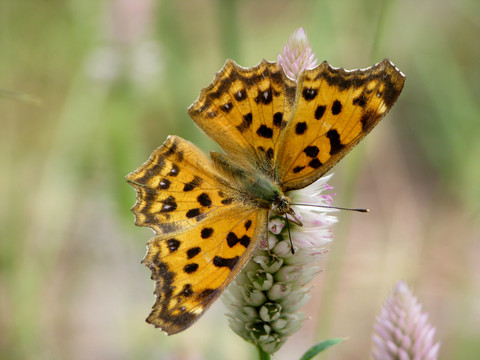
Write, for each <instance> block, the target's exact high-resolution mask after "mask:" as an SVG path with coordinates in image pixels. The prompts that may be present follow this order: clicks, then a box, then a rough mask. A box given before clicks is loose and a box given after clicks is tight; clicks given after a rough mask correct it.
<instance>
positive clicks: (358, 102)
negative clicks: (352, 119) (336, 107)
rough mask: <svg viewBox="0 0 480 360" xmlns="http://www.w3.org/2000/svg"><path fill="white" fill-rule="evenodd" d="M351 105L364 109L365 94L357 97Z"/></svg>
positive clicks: (365, 102)
mask: <svg viewBox="0 0 480 360" xmlns="http://www.w3.org/2000/svg"><path fill="white" fill-rule="evenodd" d="M352 103H353V105H358V106H361V107H365V105H366V104H367V98H366V97H365V94H361V95H360V96H359V97H356V98H355V99H353V101H352Z"/></svg>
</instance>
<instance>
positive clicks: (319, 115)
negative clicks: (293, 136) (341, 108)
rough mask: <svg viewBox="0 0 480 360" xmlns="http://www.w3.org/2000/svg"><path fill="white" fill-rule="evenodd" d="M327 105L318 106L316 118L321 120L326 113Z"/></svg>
mask: <svg viewBox="0 0 480 360" xmlns="http://www.w3.org/2000/svg"><path fill="white" fill-rule="evenodd" d="M325 110H326V106H325V105H319V106H317V109H316V110H315V119H317V120H320V119H321V118H322V116H323V114H325Z"/></svg>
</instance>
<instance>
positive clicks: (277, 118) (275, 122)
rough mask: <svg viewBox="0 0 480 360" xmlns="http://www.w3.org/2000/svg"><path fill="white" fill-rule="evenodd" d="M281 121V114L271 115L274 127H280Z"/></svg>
mask: <svg viewBox="0 0 480 360" xmlns="http://www.w3.org/2000/svg"><path fill="white" fill-rule="evenodd" d="M282 120H283V113H281V112H276V113H275V114H274V115H273V125H275V126H276V127H280V126H282Z"/></svg>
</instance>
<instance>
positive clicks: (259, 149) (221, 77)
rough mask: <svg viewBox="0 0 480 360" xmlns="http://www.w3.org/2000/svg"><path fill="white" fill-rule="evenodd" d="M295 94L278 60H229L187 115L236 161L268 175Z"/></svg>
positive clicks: (291, 83) (293, 84) (271, 168)
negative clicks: (242, 64) (241, 63)
mask: <svg viewBox="0 0 480 360" xmlns="http://www.w3.org/2000/svg"><path fill="white" fill-rule="evenodd" d="M294 98H295V82H293V81H291V80H289V79H288V78H287V77H286V76H285V74H284V73H283V70H282V69H281V67H280V66H279V65H277V64H276V63H270V62H268V61H265V60H264V61H262V62H261V63H260V64H259V65H257V66H256V67H253V68H250V69H245V68H242V67H240V66H238V65H237V64H235V63H234V62H233V61H231V60H228V61H227V62H226V64H225V66H224V67H223V69H222V70H221V71H220V72H219V73H218V74H217V75H216V77H215V79H214V81H213V83H212V84H211V85H210V86H209V87H207V88H205V89H204V90H202V92H201V94H200V96H199V98H198V99H197V100H196V101H195V103H194V104H193V105H192V106H191V107H190V108H189V114H190V116H191V117H192V118H193V119H194V121H195V122H196V123H197V125H198V126H200V128H202V130H203V131H205V132H206V133H207V135H208V136H210V137H211V138H212V139H214V140H215V141H216V142H217V143H218V144H219V145H220V146H221V147H222V148H223V149H224V150H225V151H226V152H227V153H228V154H229V155H230V156H231V157H232V158H233V159H234V160H235V161H237V162H238V163H240V164H242V165H244V166H246V167H253V168H255V169H256V170H257V171H260V172H262V173H265V174H270V175H272V174H271V172H272V170H273V168H274V164H273V158H274V154H275V152H276V149H277V146H278V139H279V137H280V134H281V131H282V129H283V128H284V127H285V125H286V123H287V121H288V119H289V117H290V115H291V111H292V106H293V102H294Z"/></svg>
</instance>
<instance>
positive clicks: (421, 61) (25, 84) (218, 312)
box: [0, 0, 480, 359]
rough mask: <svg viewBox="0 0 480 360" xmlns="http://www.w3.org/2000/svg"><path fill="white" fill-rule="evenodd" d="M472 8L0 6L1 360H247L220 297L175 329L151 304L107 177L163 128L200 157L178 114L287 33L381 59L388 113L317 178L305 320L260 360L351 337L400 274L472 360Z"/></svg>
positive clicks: (366, 342)
mask: <svg viewBox="0 0 480 360" xmlns="http://www.w3.org/2000/svg"><path fill="white" fill-rule="evenodd" d="M479 18H480V6H479V4H478V2H477V1H474V0H462V1H453V0H442V1H433V0H428V1H422V2H418V1H413V0H406V1H386V0H385V1H374V0H360V1H354V0H342V1H333V0H331V1H312V0H310V1H309V0H303V1H284V0H281V1H278V0H277V1H273V0H268V1H233V0H232V1H227V0H225V1H221V0H217V1H198V2H194V1H184V0H181V1H166V0H164V1H160V0H159V1H154V0H109V1H106V0H103V1H93V0H85V1H74V0H68V1H60V0H51V1H38V0H37V1H34V0H21V1H19V0H4V1H1V2H0V169H1V174H2V176H0V189H1V190H0V358H2V359H25V358H35V359H87V358H88V359H132V358H135V359H150V358H162V359H164V358H165V359H224V358H232V359H233V358H248V357H251V358H253V357H254V356H255V351H254V349H253V347H251V346H250V345H248V344H246V343H244V342H243V341H242V340H241V339H240V338H238V337H237V336H236V335H235V334H234V333H233V332H232V331H230V330H229V329H228V327H227V320H226V319H225V318H224V316H223V313H224V309H223V308H222V306H221V304H220V302H219V304H216V305H215V306H214V307H213V308H212V309H211V310H210V311H209V313H208V314H207V315H206V316H205V317H204V318H202V320H200V321H199V322H198V323H197V324H196V325H195V326H193V327H192V328H191V329H189V330H188V331H186V332H185V333H182V334H179V335H175V336H173V337H166V336H164V335H163V334H162V333H161V332H159V331H158V330H155V329H154V328H153V327H151V326H149V325H147V324H146V323H144V321H143V319H144V318H145V316H146V315H147V314H148V312H149V308H150V306H151V305H152V304H153V302H154V297H153V295H152V294H151V292H152V287H153V285H152V283H151V281H150V280H149V276H150V275H149V271H148V269H146V268H144V266H143V265H140V263H139V262H140V259H141V258H142V256H143V253H144V251H145V250H144V249H145V248H144V246H145V245H144V244H145V242H146V241H147V240H148V238H149V237H150V236H151V232H150V231H149V230H147V229H141V228H135V227H134V225H133V216H132V215H131V214H130V212H129V208H130V207H131V206H132V205H133V203H134V200H135V199H134V196H135V195H134V190H133V189H132V188H131V187H129V186H128V185H127V184H126V182H125V181H124V176H125V175H126V174H127V173H128V172H130V171H132V170H134V169H135V168H136V167H138V166H139V165H140V164H141V163H142V162H144V161H145V160H146V159H147V158H148V156H149V154H150V152H151V151H152V150H153V149H154V148H156V147H158V146H160V145H161V144H162V142H163V141H164V139H165V137H166V136H167V135H168V134H177V135H180V136H183V137H185V138H187V139H188V140H190V141H193V142H195V143H197V144H198V145H199V146H201V147H202V148H204V149H205V150H208V149H215V148H216V145H215V144H213V143H212V142H211V141H210V140H208V139H206V137H205V136H204V135H203V134H202V133H201V132H200V131H199V130H198V129H197V128H196V127H195V126H194V125H193V122H192V121H191V120H190V119H189V118H188V116H187V113H186V108H187V107H188V106H189V105H190V104H191V103H192V102H193V101H194V100H195V98H196V97H197V96H198V94H199V92H200V89H201V88H203V87H205V86H207V85H208V84H209V83H210V81H211V80H212V78H213V76H214V74H215V72H216V71H218V70H219V69H220V68H221V66H222V65H223V63H224V62H225V59H226V58H227V57H233V58H234V60H236V61H237V62H238V63H240V64H241V65H244V66H252V65H255V64H256V63H258V62H259V61H260V60H261V59H262V58H267V59H270V60H274V59H276V55H277V53H278V52H279V51H280V50H281V48H282V46H283V44H284V42H285V41H286V40H287V39H288V36H289V35H290V34H291V33H292V32H293V31H294V30H295V29H296V28H298V27H300V26H302V27H303V28H304V29H305V30H306V32H307V34H308V37H309V39H310V41H311V43H312V46H313V49H314V51H315V52H316V54H317V56H318V57H319V60H323V59H326V60H328V61H329V62H330V63H331V64H332V65H333V66H342V67H345V68H358V67H366V66H369V65H372V64H373V63H375V62H377V61H380V60H382V59H383V58H385V57H388V58H390V59H391V60H392V61H393V62H394V63H395V64H396V65H397V66H398V67H399V68H400V69H401V70H402V71H403V72H404V73H405V74H406V76H407V81H406V85H405V89H404V92H403V94H402V95H401V96H400V98H399V101H398V103H397V105H396V106H395V107H394V108H393V110H392V111H391V113H390V114H389V115H387V117H386V119H384V120H383V121H382V123H381V124H380V125H379V126H378V128H377V129H375V130H374V131H373V132H372V134H371V135H369V136H368V137H367V138H366V139H365V140H364V142H363V143H362V144H361V145H359V147H358V148H357V149H355V150H354V151H353V152H352V153H351V154H350V155H349V156H348V157H347V159H346V160H344V161H343V162H342V163H341V164H339V165H338V166H337V167H336V168H335V173H336V174H335V176H334V183H333V185H334V186H335V188H336V192H337V193H338V196H337V204H338V205H352V206H362V207H369V208H371V209H372V212H371V213H370V214H368V215H358V214H354V215H350V214H343V215H342V218H341V221H340V223H339V224H338V225H337V227H336V240H335V242H334V243H333V244H332V252H331V256H330V259H329V261H328V264H325V266H326V271H325V272H323V273H322V274H320V275H319V277H318V280H317V281H316V287H315V289H314V295H313V298H312V300H311V301H310V303H309V305H308V306H307V307H306V309H305V311H306V312H307V314H308V315H309V316H311V318H312V320H311V321H309V322H306V324H305V326H304V327H303V329H302V330H301V331H300V332H299V333H298V335H297V336H295V337H293V338H292V339H291V340H290V341H289V342H288V343H287V344H286V345H285V347H284V348H282V350H281V351H280V352H279V353H278V356H277V358H278V359H291V358H298V357H300V356H301V354H302V353H303V352H304V351H305V350H306V349H308V348H309V347H310V346H311V345H312V344H314V343H316V342H318V341H319V340H320V339H325V338H329V337H349V341H346V342H344V343H342V344H340V345H337V346H335V347H333V348H331V349H329V350H328V351H327V352H326V356H327V357H328V359H358V358H367V357H368V354H369V348H370V335H371V331H372V327H373V323H374V315H375V313H377V312H378V309H379V307H380V304H381V303H382V301H383V299H384V298H385V296H386V294H387V293H388V290H389V289H390V288H391V286H393V284H394V283H396V282H397V280H398V279H400V278H402V279H405V280H407V281H408V282H409V283H410V284H412V285H413V287H414V291H415V293H416V294H417V295H418V297H419V300H420V301H421V302H422V303H423V305H424V308H425V310H426V311H427V312H429V314H430V321H431V323H432V324H433V325H434V326H436V327H437V329H438V339H439V340H440V341H441V343H442V345H441V348H440V359H473V358H478V357H480V345H479V344H480V341H479V340H480V339H479V334H480V306H479V304H480V302H479V301H478V299H479V298H480V226H479V223H480V217H479V212H480V205H479V204H480V186H479V185H478V182H479V179H480V166H479V160H478V158H479V157H480V141H478V140H477V137H478V136H480V121H479V119H480V105H479V101H478V99H479V97H480V85H479V84H480V65H479V64H480V42H479V41H478V39H479V36H480V24H479V22H478V19H479Z"/></svg>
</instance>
